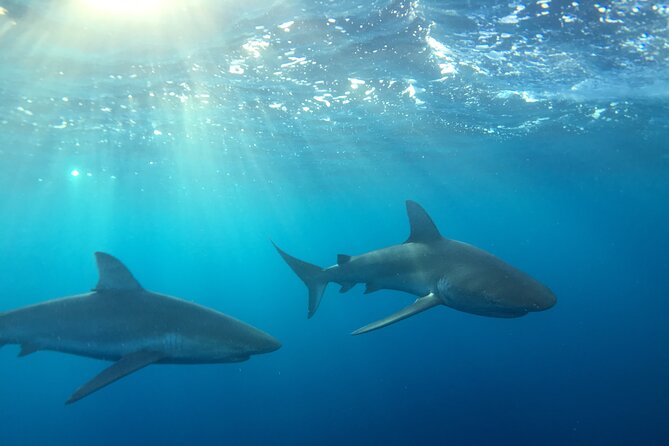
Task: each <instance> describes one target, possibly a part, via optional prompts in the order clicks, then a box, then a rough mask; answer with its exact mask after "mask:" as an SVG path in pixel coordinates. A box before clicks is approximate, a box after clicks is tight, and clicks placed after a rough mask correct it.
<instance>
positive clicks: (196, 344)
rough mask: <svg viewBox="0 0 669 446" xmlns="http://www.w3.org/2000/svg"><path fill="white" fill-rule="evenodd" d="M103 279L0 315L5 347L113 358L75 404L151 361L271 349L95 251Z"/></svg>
mask: <svg viewBox="0 0 669 446" xmlns="http://www.w3.org/2000/svg"><path fill="white" fill-rule="evenodd" d="M95 259H96V262H97V268H98V272H99V280H98V283H97V285H96V286H95V288H93V289H92V290H91V291H90V292H88V293H85V294H79V295H74V296H66V297H62V298H58V299H54V300H51V301H47V302H42V303H38V304H35V305H30V306H27V307H23V308H19V309H16V310H13V311H8V312H4V313H0V346H2V345H4V344H19V345H20V346H21V350H20V353H19V356H20V357H21V356H26V355H28V354H31V353H34V352H36V351H39V350H51V351H56V352H63V353H70V354H74V355H79V356H85V357H89V358H95V359H101V360H107V361H113V364H111V366H109V367H108V368H106V369H104V370H103V371H102V372H101V373H100V374H98V375H97V376H95V377H94V378H93V379H91V380H90V381H88V382H87V383H85V384H84V385H83V386H81V387H80V388H78V389H77V390H76V391H75V392H74V393H73V394H72V395H71V396H70V398H69V399H68V400H67V401H66V404H71V403H74V402H75V401H78V400H80V399H82V398H84V397H86V396H88V395H90V394H92V393H93V392H96V391H98V390H100V389H102V388H103V387H105V386H107V385H109V384H111V383H113V382H115V381H117V380H119V379H121V378H123V377H124V376H127V375H129V374H131V373H133V372H136V371H138V370H140V369H142V368H144V367H146V366H148V365H151V364H213V363H232V362H241V361H246V360H247V359H249V357H250V356H251V355H255V354H261V353H269V352H273V351H275V350H277V349H279V348H280V347H281V343H280V342H279V341H278V340H277V339H275V338H274V337H272V336H271V335H269V334H267V333H265V332H263V331H261V330H259V329H257V328H255V327H252V326H251V325H249V324H246V323H244V322H242V321H239V320H237V319H234V318H232V317H230V316H227V315H225V314H223V313H220V312H218V311H215V310H213V309H210V308H207V307H204V306H201V305H198V304H195V303H192V302H188V301H185V300H182V299H179V298H176V297H171V296H167V295H163V294H158V293H154V292H152V291H148V290H146V289H144V288H143V287H142V286H141V285H140V284H139V282H138V281H137V280H136V279H135V278H134V276H133V275H132V273H131V272H130V271H129V270H128V268H127V267H126V266H125V265H124V264H123V263H121V261H119V260H118V259H117V258H115V257H113V256H111V255H109V254H106V253H103V252H96V253H95Z"/></svg>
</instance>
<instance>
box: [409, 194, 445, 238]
mask: <svg viewBox="0 0 669 446" xmlns="http://www.w3.org/2000/svg"><path fill="white" fill-rule="evenodd" d="M406 206H407V215H408V217H409V226H410V229H411V233H410V234H409V238H408V239H407V240H406V242H404V243H429V242H434V241H436V240H439V239H441V238H442V237H441V234H440V233H439V229H437V226H436V225H435V224H434V222H433V221H432V218H430V216H429V215H428V213H427V212H425V209H423V208H422V207H421V205H419V204H418V203H416V202H415V201H411V200H407V202H406Z"/></svg>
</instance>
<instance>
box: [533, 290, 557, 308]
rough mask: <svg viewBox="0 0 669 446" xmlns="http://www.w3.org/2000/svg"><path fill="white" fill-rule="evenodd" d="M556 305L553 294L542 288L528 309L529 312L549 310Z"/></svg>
mask: <svg viewBox="0 0 669 446" xmlns="http://www.w3.org/2000/svg"><path fill="white" fill-rule="evenodd" d="M556 303H557V297H555V294H553V292H552V291H551V290H550V289H548V288H546V287H543V290H542V292H540V293H537V295H536V296H535V298H534V299H533V302H532V305H531V307H530V308H529V310H530V311H544V310H548V309H549V308H552V307H554V306H555V304H556Z"/></svg>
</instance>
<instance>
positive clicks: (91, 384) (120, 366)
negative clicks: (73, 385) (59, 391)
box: [65, 350, 166, 404]
mask: <svg viewBox="0 0 669 446" xmlns="http://www.w3.org/2000/svg"><path fill="white" fill-rule="evenodd" d="M165 357H166V355H165V354H164V353H161V352H154V351H144V350H142V351H139V352H135V353H130V354H129V355H126V356H124V357H122V358H121V359H119V360H118V361H116V362H115V363H114V364H112V365H111V366H109V367H107V368H106V369H104V370H103V371H102V372H100V374H99V375H97V376H96V377H95V378H93V379H92V380H90V381H88V382H87V383H86V384H84V385H83V386H81V387H79V388H78V389H77V390H76V391H75V392H74V393H73V394H72V396H71V397H70V399H69V400H67V401H66V402H65V404H72V403H74V402H75V401H79V400H80V399H82V398H83V397H85V396H88V395H90V394H91V393H93V392H95V391H97V390H100V389H101V388H103V387H105V386H107V385H109V384H111V383H113V382H114V381H117V380H119V379H121V378H123V377H124V376H126V375H129V374H131V373H132V372H136V371H137V370H139V369H141V368H144V367H146V366H147V365H150V364H153V363H154V362H158V361H160V360H161V359H164V358H165Z"/></svg>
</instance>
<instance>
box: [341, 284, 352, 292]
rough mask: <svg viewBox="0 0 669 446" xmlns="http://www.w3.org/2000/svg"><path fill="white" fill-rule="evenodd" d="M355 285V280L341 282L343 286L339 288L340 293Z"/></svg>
mask: <svg viewBox="0 0 669 446" xmlns="http://www.w3.org/2000/svg"><path fill="white" fill-rule="evenodd" d="M354 286H355V282H344V283H342V284H341V288H339V292H340V293H345V292H347V291H348V290H350V289H351V288H353V287H354Z"/></svg>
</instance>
